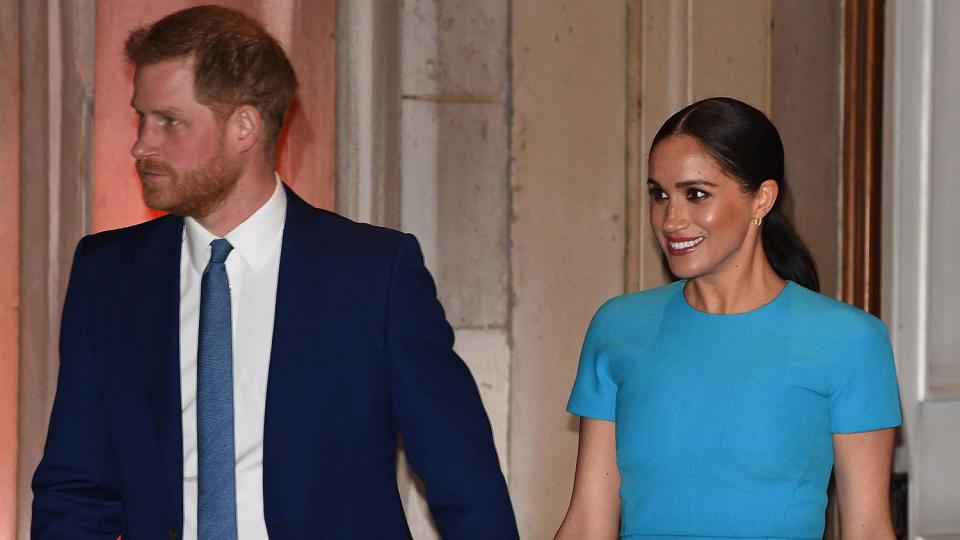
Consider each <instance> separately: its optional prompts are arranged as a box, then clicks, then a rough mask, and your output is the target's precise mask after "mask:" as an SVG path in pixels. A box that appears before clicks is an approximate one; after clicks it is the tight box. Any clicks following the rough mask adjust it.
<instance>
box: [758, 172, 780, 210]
mask: <svg viewBox="0 0 960 540" xmlns="http://www.w3.org/2000/svg"><path fill="white" fill-rule="evenodd" d="M779 195H780V185H779V184H777V181H776V180H773V179H768V180H764V181H763V183H761V184H760V188H759V189H757V191H756V192H755V193H754V194H753V201H754V208H753V216H754V217H759V218H762V217H764V216H766V215H767V214H768V213H769V212H770V210H771V209H772V208H773V204H774V203H775V202H777V197H778V196H779Z"/></svg>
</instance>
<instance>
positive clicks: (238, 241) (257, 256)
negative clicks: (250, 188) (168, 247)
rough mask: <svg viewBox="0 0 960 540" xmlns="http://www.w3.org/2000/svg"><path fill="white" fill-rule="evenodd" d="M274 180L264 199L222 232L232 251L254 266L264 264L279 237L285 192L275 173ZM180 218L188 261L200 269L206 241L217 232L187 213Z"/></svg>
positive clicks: (207, 253) (205, 259)
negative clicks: (212, 231)
mask: <svg viewBox="0 0 960 540" xmlns="http://www.w3.org/2000/svg"><path fill="white" fill-rule="evenodd" d="M276 180H277V185H276V187H275V188H274V190H273V195H271V196H270V198H269V199H268V200H267V202H265V203H264V204H263V206H261V207H260V208H258V209H257V211H256V212H254V213H253V214H251V215H250V217H248V218H247V219H245V220H244V221H243V222H242V223H240V224H239V225H237V226H236V227H234V228H233V230H232V231H230V232H228V233H227V235H226V236H225V238H226V239H227V241H228V242H230V245H232V246H233V251H234V252H235V253H237V254H239V255H240V257H241V258H242V259H243V260H244V261H246V263H247V264H248V265H250V267H251V268H253V269H254V270H259V269H260V268H261V267H263V265H264V264H266V262H267V259H268V258H269V257H270V254H271V253H272V250H273V249H274V248H276V246H277V245H278V244H279V243H280V241H281V240H282V239H283V223H284V220H285V219H286V215H287V194H286V193H285V192H284V190H283V184H282V183H281V182H280V176H279V175H277V176H276ZM183 221H184V229H185V236H186V242H187V245H186V248H187V250H188V251H189V253H190V262H191V264H192V265H193V268H194V269H195V270H196V271H197V272H203V269H204V267H206V265H207V262H208V261H209V260H210V242H212V241H213V240H214V239H216V238H217V236H216V235H214V234H213V233H211V232H210V231H208V230H206V229H204V228H203V225H200V223H199V222H198V221H197V220H195V219H193V218H191V217H187V218H184V220H183Z"/></svg>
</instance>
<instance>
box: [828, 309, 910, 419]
mask: <svg viewBox="0 0 960 540" xmlns="http://www.w3.org/2000/svg"><path fill="white" fill-rule="evenodd" d="M865 322H866V324H863V325H857V326H858V328H850V329H848V330H849V331H850V332H851V333H852V335H850V334H848V337H849V338H850V339H849V341H847V340H844V341H845V342H846V343H845V346H844V347H842V348H841V350H839V351H837V352H838V353H839V354H838V358H837V363H836V365H835V366H834V371H833V381H832V382H833V384H832V391H831V394H830V410H831V431H832V432H833V433H858V432H863V431H873V430H877V429H884V428H889V427H895V426H899V425H900V423H901V416H900V393H899V389H898V387H897V372H896V366H895V365H894V362H893V351H892V350H891V347H890V339H889V337H888V336H887V329H886V327H885V326H884V325H883V323H882V322H880V320H878V319H875V318H873V317H870V318H869V320H867V321H865Z"/></svg>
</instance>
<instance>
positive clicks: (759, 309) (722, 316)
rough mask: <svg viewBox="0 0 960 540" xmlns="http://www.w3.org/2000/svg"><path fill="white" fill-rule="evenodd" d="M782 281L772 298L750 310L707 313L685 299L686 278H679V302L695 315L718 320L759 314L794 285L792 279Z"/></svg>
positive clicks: (769, 307) (776, 302)
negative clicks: (780, 287)
mask: <svg viewBox="0 0 960 540" xmlns="http://www.w3.org/2000/svg"><path fill="white" fill-rule="evenodd" d="M784 281H785V283H786V284H785V285H784V286H783V288H782V289H780V292H778V293H777V295H776V296H774V297H773V298H771V299H770V301H769V302H767V303H766V304H763V305H760V306H757V307H756V308H754V309H751V310H750V311H742V312H740V313H708V312H706V311H700V310H699V309H697V308H695V307H693V306H691V305H690V302H688V301H687V295H686V294H684V289H685V288H686V286H687V280H686V279H681V280H680V292H679V294H680V302H681V304H683V306H684V307H685V308H686V309H688V310H689V311H691V312H693V313H696V314H697V315H700V316H703V317H709V318H714V319H718V320H719V319H733V318H739V317H749V316H751V315H756V314H760V313H761V312H764V311H768V310H769V309H772V308H773V306H774V305H775V304H778V303H779V302H780V301H781V299H782V298H783V297H785V296H786V294H787V289H791V288H793V287H794V283H793V282H792V281H790V280H789V279H787V280H784Z"/></svg>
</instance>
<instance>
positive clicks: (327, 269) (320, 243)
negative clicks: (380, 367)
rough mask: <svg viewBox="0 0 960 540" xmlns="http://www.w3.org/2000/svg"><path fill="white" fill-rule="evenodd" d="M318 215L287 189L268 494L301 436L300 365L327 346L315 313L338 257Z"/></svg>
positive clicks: (271, 383) (266, 456)
mask: <svg viewBox="0 0 960 540" xmlns="http://www.w3.org/2000/svg"><path fill="white" fill-rule="evenodd" d="M284 187H286V186H284ZM315 212H317V210H315V209H314V208H312V207H310V206H309V205H308V204H307V203H305V202H304V201H303V200H302V199H300V198H299V197H297V196H296V194H294V193H293V192H292V191H291V190H290V189H289V188H287V216H286V220H285V223H284V229H283V244H282V246H281V248H280V271H279V275H278V278H277V299H276V311H275V315H274V322H273V342H272V345H271V351H270V372H269V376H268V378H267V398H266V400H267V401H266V412H265V418H264V437H263V452H264V453H263V463H264V469H263V474H264V488H265V491H266V490H267V489H268V486H269V485H272V484H271V483H270V482H269V481H268V479H269V478H270V475H271V472H272V469H273V467H274V466H275V465H276V463H277V461H278V460H279V459H280V454H281V452H282V449H283V448H284V446H285V444H284V443H285V441H286V439H287V438H288V437H289V436H290V435H291V433H294V432H295V431H296V429H297V428H296V426H297V422H298V421H299V418H300V415H301V414H302V412H303V411H301V410H299V409H298V407H297V402H296V400H295V395H294V393H292V392H291V389H294V388H297V387H299V386H300V384H299V382H300V381H299V377H300V376H301V371H300V369H299V367H300V362H301V360H302V359H303V358H306V357H309V356H310V355H314V354H315V353H316V350H317V347H318V346H322V343H319V342H318V336H317V330H318V325H317V320H316V317H315V312H316V307H317V305H318V303H319V302H322V301H323V298H324V296H325V293H324V292H323V291H324V286H325V285H330V284H331V281H330V280H329V279H327V276H328V275H329V274H330V273H331V269H332V268H333V265H334V261H333V259H334V255H335V253H333V252H332V251H331V250H330V249H328V248H329V244H328V242H327V239H326V238H325V236H324V233H325V232H326V230H325V228H324V227H321V226H319V224H318V220H317V219H316V217H315V216H314V215H313V214H314V213H315ZM264 499H265V504H266V501H268V500H270V498H269V497H267V495H266V493H265V494H264Z"/></svg>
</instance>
